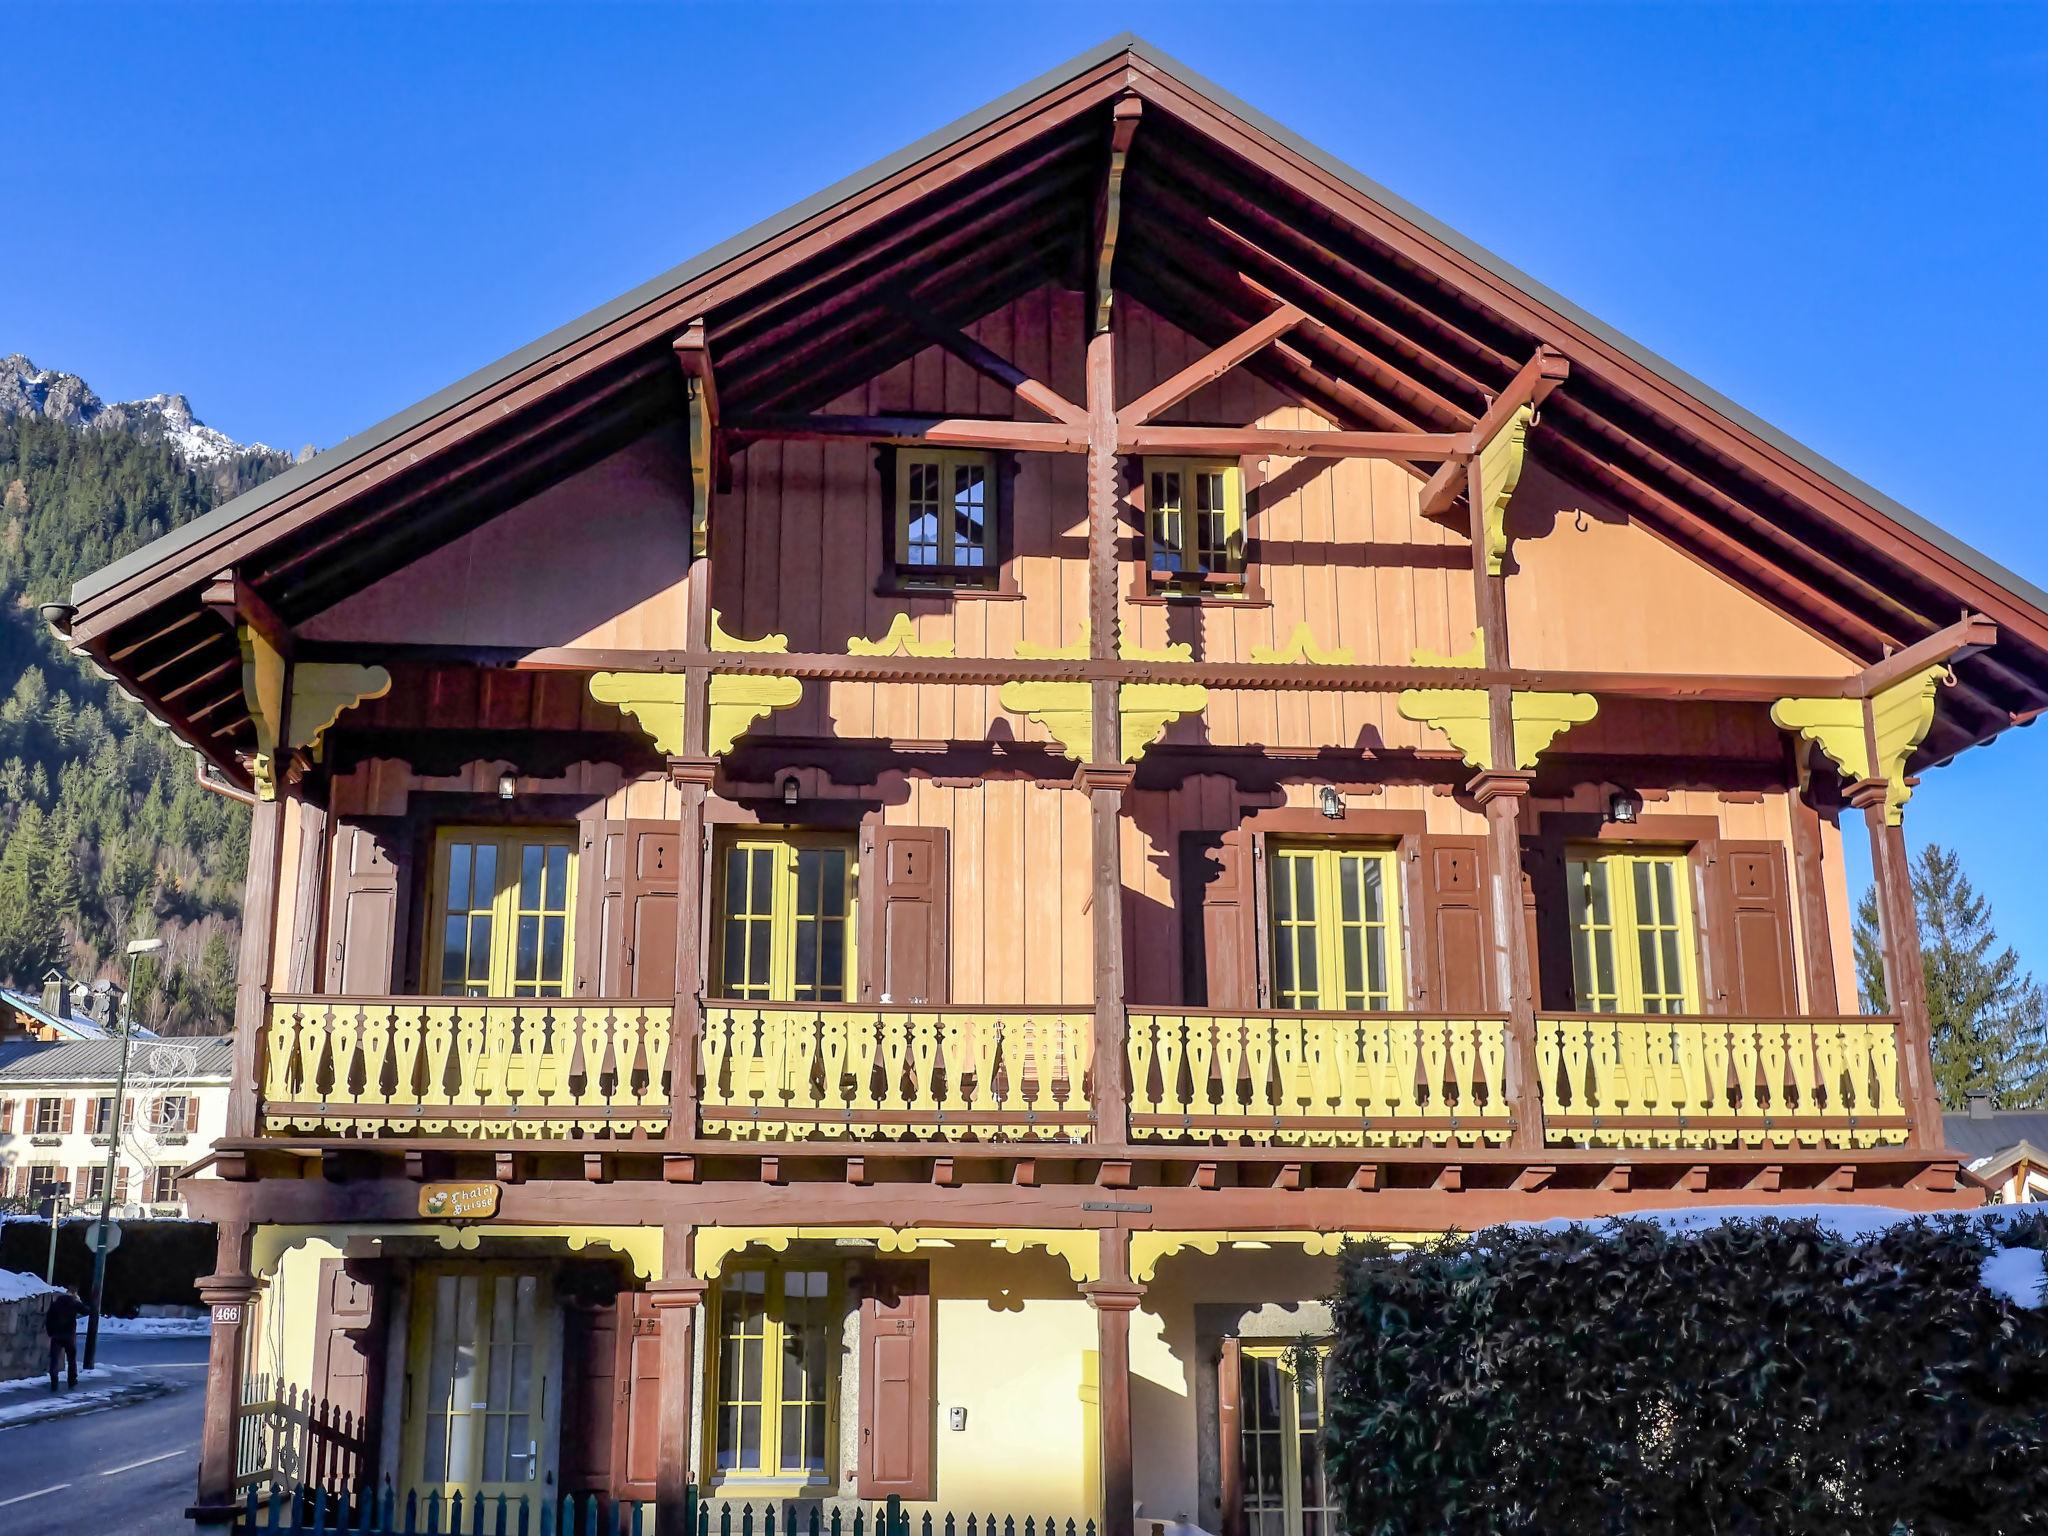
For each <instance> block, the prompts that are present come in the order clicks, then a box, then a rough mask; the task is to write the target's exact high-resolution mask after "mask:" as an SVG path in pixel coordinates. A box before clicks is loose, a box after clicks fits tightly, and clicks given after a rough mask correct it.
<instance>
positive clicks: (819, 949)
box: [712, 832, 860, 1003]
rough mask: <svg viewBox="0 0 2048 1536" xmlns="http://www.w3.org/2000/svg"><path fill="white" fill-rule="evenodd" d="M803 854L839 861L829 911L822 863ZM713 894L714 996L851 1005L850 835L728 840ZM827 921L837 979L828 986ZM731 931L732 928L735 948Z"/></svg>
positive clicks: (856, 896)
mask: <svg viewBox="0 0 2048 1536" xmlns="http://www.w3.org/2000/svg"><path fill="white" fill-rule="evenodd" d="M806 853H812V854H828V855H829V854H835V853H836V854H838V855H840V856H841V857H842V858H843V859H844V861H845V862H844V871H843V882H842V884H841V887H840V893H839V900H838V908H839V910H838V911H837V912H833V911H831V910H829V904H828V902H827V900H826V897H827V895H828V889H827V885H828V882H827V880H826V875H827V873H828V871H827V870H825V869H821V868H819V867H818V866H819V865H820V864H821V863H823V862H824V861H822V860H815V859H814V860H811V861H809V864H808V867H807V861H806V859H805V857H804V855H805V854H806ZM736 878H737V881H738V883H737V885H736V884H735V880H736ZM813 881H815V882H816V883H815V884H813V883H812V882H813ZM715 890H716V893H717V913H718V926H717V930H716V931H717V940H716V942H715V943H714V944H713V946H712V958H713V963H714V964H715V966H716V967H717V981H716V991H717V993H718V995H719V996H721V997H731V998H740V999H744V1000H746V1001H748V1002H764V1003H850V1002H854V1001H857V1000H858V998H859V996H860V991H859V981H860V977H859V958H860V955H859V950H860V943H859V936H860V858H859V853H858V850H857V849H856V847H855V845H854V840H853V838H851V837H849V836H841V835H837V834H832V833H817V832H785V833H771V834H754V833H748V834H745V835H742V836H738V837H733V838H730V839H728V840H727V841H726V842H725V843H724V845H723V847H722V848H721V849H720V850H719V858H718V876H717V883H716V886H715ZM807 907H808V908H809V910H808V911H807V910H806V908H807ZM827 924H830V925H835V926H837V927H838V929H839V936H838V938H839V954H840V957H841V979H840V981H839V983H838V984H837V985H836V986H831V985H827V984H826V983H825V981H824V966H825V959H826V956H827V953H828V945H827V942H826V934H825V926H826V925H827ZM735 928H737V929H739V930H740V933H739V935H737V937H738V943H737V945H735V942H734V940H735V937H736V935H735V933H734V930H735ZM807 942H808V943H809V944H810V945H811V946H812V947H813V953H814V954H815V956H816V958H817V968H816V969H815V970H814V972H813V979H812V980H810V981H809V982H806V981H805V980H804V979H803V976H802V970H803V965H802V951H803V946H804V945H805V944H806V943H807ZM735 961H737V962H738V964H737V965H736V964H735Z"/></svg>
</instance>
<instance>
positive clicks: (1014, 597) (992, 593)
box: [875, 581, 1024, 603]
mask: <svg viewBox="0 0 2048 1536" xmlns="http://www.w3.org/2000/svg"><path fill="white" fill-rule="evenodd" d="M875 596H877V597H895V598H928V599H931V600H934V601H937V602H941V603H952V602H960V601H966V602H970V603H973V602H981V603H1021V602H1023V601H1024V594H1023V593H1022V592H1010V591H1006V590H1005V589H1003V588H1001V587H899V586H897V585H895V584H894V583H893V582H887V581H884V582H879V583H877V584H876V586H875Z"/></svg>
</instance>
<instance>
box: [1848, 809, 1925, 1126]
mask: <svg viewBox="0 0 2048 1536" xmlns="http://www.w3.org/2000/svg"><path fill="white" fill-rule="evenodd" d="M1849 803H1850V804H1851V805H1853V806H1855V807H1856V808H1857V809H1859V810H1861V811H1862V812H1863V820H1864V824H1865V825H1866V826H1867V827H1868V828H1869V830H1870V873H1871V878H1872V881H1873V883H1874V884H1875V885H1876V887H1877V912H1878V928H1879V933H1880V937H1881V938H1882V940H1883V942H1882V945H1881V948H1882V950H1883V954H1884V992H1885V1001H1886V1003H1887V1004H1889V1005H1890V1011H1891V1012H1893V1013H1895V1014H1897V1015H1898V1016H1899V1026H1900V1035H1901V1039H1900V1041H1899V1076H1900V1083H1899V1089H1900V1096H1901V1097H1902V1098H1903V1099H1904V1100H1905V1105H1906V1113H1907V1115H1908V1116H1910V1117H1911V1119H1912V1122H1913V1131H1912V1143H1911V1144H1912V1145H1913V1146H1916V1147H1939V1146H1941V1145H1942V1144H1943V1142H1944V1140H1945V1133H1944V1131H1943V1129H1942V1123H1941V1093H1940V1090H1939V1089H1938V1088H1937V1087H1936V1086H1935V1082H1934V1047H1933V1039H1932V1036H1933V1029H1932V1023H1931V1021H1930V1019H1929V1016H1928V1012H1927V973H1926V971H1925V970H1924V969H1923V968H1922V963H1921V958H1920V917H1919V913H1918V911H1917V910H1916V909H1915V907H1914V904H1913V870H1912V862H1911V860H1910V859H1909V858H1908V856H1907V853H1906V832H1905V828H1903V827H1893V826H1887V825H1886V824H1885V783H1884V781H1883V780H1882V779H1865V780H1864V781H1862V782H1861V783H1859V784H1855V785H1852V786H1851V787H1850V790H1849Z"/></svg>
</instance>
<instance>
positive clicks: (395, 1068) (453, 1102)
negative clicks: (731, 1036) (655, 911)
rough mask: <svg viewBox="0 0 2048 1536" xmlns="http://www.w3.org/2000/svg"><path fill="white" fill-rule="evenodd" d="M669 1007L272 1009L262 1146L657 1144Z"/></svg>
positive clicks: (366, 1002)
mask: <svg viewBox="0 0 2048 1536" xmlns="http://www.w3.org/2000/svg"><path fill="white" fill-rule="evenodd" d="M673 1012H674V1010H673V1009H672V1008H671V1007H670V1006H669V1005H668V1004H666V1003H645V1002H602V1001H598V1000H595V999H588V998H546V997H541V998H519V999H510V1000H501V999H475V1000H472V999H467V998H452V997H279V998H275V999H273V1000H272V1002H271V1005H270V1026H269V1029H268V1031H267V1033H266V1036H265V1040H264V1050H263V1067H262V1074H263V1076H262V1083H263V1103H262V1112H261V1113H262V1121H261V1123H262V1129H263V1131H264V1132H265V1133H266V1134H270V1135H299V1136H459V1137H469V1138H476V1139H495V1138H498V1137H523V1136H549V1137H559V1136H578V1135H588V1136H598V1135H603V1136H613V1137H619V1136H638V1135H658V1134H660V1133H661V1132H663V1131H665V1130H666V1129H667V1126H668V1103H669V1099H668V1080H667V1077H666V1072H667V1068H668V1055H669V1032H670V1027H671V1016H672V1014H673Z"/></svg>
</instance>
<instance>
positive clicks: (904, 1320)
mask: <svg viewBox="0 0 2048 1536" xmlns="http://www.w3.org/2000/svg"><path fill="white" fill-rule="evenodd" d="M933 1407H934V1405H933V1402H932V1312H931V1288H930V1285H929V1284H928V1282H927V1269H926V1266H924V1265H923V1264H886V1265H877V1266H875V1267H874V1268H872V1269H871V1270H869V1271H868V1274H867V1279H866V1294H864V1295H863V1296H862V1297H861V1304H860V1473H859V1477H860V1496H861V1497H862V1498H864V1499H882V1498H887V1497H888V1496H889V1495H891V1494H894V1495H896V1496H897V1497H899V1498H905V1499H929V1498H930V1497H931V1496H932V1482H933V1479H932V1414H933Z"/></svg>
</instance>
